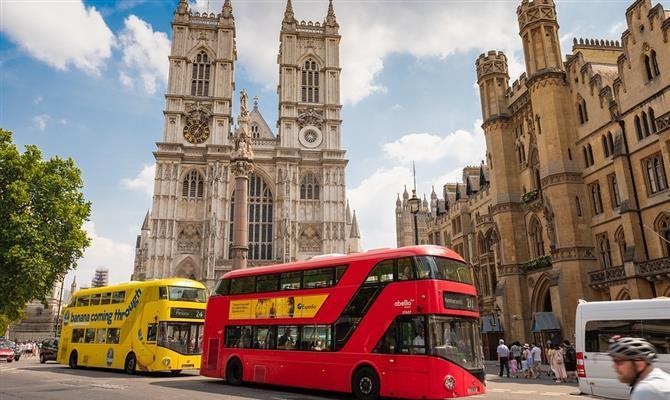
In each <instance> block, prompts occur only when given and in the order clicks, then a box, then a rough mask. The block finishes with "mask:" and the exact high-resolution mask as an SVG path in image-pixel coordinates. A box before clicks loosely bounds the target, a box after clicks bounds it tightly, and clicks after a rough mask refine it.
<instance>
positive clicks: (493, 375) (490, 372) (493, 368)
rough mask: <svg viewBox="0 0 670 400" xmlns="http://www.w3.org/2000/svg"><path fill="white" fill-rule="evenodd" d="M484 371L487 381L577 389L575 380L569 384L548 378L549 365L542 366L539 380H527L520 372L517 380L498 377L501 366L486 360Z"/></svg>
mask: <svg viewBox="0 0 670 400" xmlns="http://www.w3.org/2000/svg"><path fill="white" fill-rule="evenodd" d="M484 369H485V370H486V380H487V381H506V382H514V383H533V384H546V385H554V386H558V385H561V386H573V387H577V386H578V385H577V382H576V381H574V380H571V381H570V382H569V383H556V380H555V379H554V378H552V377H550V376H547V371H549V366H548V365H544V364H543V365H541V366H540V369H541V370H542V373H541V374H540V378H539V379H525V378H524V377H523V373H522V372H521V371H519V373H518V376H519V377H518V378H515V377H514V376H510V377H509V378H508V377H507V376H505V375H504V372H503V376H502V377H500V376H498V373H499V372H500V364H499V363H498V361H489V360H486V361H484Z"/></svg>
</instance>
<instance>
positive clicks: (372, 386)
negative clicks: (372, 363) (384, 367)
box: [351, 367, 379, 400]
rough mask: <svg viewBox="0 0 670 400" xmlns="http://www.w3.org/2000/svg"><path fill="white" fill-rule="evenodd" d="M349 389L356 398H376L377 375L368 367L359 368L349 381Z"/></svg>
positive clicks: (377, 396) (359, 399)
mask: <svg viewBox="0 0 670 400" xmlns="http://www.w3.org/2000/svg"><path fill="white" fill-rule="evenodd" d="M351 391H352V392H353V393H354V396H356V398H357V399H358V400H377V399H378V398H379V377H377V373H376V372H375V371H374V370H373V369H372V368H369V367H363V368H359V369H358V370H357V371H356V373H355V374H354V378H353V379H352V381H351Z"/></svg>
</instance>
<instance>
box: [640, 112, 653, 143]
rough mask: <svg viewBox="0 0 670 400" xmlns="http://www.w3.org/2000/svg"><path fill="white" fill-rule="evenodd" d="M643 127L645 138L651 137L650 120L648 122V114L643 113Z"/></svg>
mask: <svg viewBox="0 0 670 400" xmlns="http://www.w3.org/2000/svg"><path fill="white" fill-rule="evenodd" d="M642 127H643V128H644V137H647V136H649V135H651V131H650V130H649V120H647V113H646V112H644V111H642Z"/></svg>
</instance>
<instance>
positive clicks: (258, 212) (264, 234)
mask: <svg viewBox="0 0 670 400" xmlns="http://www.w3.org/2000/svg"><path fill="white" fill-rule="evenodd" d="M248 188H249V189H248V190H249V192H248V196H249V197H248V206H247V212H248V216H249V233H248V235H249V236H248V237H249V252H248V259H249V260H272V259H273V256H272V240H273V230H272V220H273V201H272V192H271V191H270V187H269V186H268V185H266V184H265V181H263V178H261V177H260V176H258V175H256V174H251V175H250V176H249V186H248ZM230 221H231V222H230V232H229V243H230V245H229V248H228V254H229V257H231V256H232V251H231V247H232V243H233V228H234V223H233V222H234V221H235V192H233V194H232V197H231V202H230Z"/></svg>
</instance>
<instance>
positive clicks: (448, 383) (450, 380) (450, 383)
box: [444, 375, 456, 390]
mask: <svg viewBox="0 0 670 400" xmlns="http://www.w3.org/2000/svg"><path fill="white" fill-rule="evenodd" d="M444 387H445V388H446V389H447V390H454V388H455V387H456V379H454V377H453V376H451V375H447V377H446V378H444Z"/></svg>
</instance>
